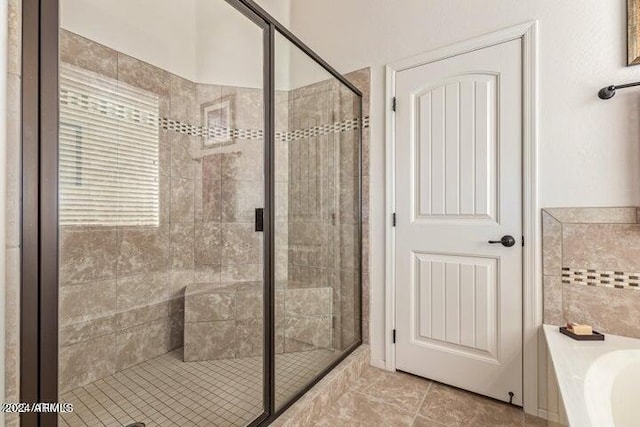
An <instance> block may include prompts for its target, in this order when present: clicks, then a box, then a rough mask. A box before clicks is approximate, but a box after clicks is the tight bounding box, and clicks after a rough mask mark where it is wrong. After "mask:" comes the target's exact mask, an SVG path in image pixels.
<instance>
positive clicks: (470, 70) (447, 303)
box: [395, 39, 522, 405]
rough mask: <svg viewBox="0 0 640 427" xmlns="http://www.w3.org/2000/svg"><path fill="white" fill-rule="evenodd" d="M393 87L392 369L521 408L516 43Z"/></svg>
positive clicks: (430, 69)
mask: <svg viewBox="0 0 640 427" xmlns="http://www.w3.org/2000/svg"><path fill="white" fill-rule="evenodd" d="M395 91H396V102H397V109H396V115H395V120H396V137H395V146H396V148H395V150H396V164H395V171H396V172H395V174H396V176H395V182H396V186H395V194H396V196H395V197H396V200H395V206H396V215H397V216H396V218H397V223H396V228H395V233H396V234H395V236H396V238H395V242H396V244H395V260H396V266H395V271H396V277H395V279H396V282H395V285H396V368H397V369H399V370H402V371H406V372H411V373H414V374H416V375H420V376H423V377H426V378H431V379H434V380H437V381H440V382H443V383H447V384H451V385H453V386H456V387H460V388H463V389H467V390H470V391H473V392H476V393H480V394H483V395H486V396H490V397H493V398H496V399H500V400H504V401H509V399H510V394H509V393H510V392H512V393H513V403H515V404H518V405H522V240H521V239H522V153H521V151H522V52H521V41H520V39H518V40H513V41H510V42H506V43H502V44H498V45H495V46H492V47H488V48H484V49H480V50H477V51H473V52H470V53H466V54H463V55H458V56H454V57H451V58H448V59H444V60H440V61H437V62H433V63H429V64H426V65H422V66H419V67H415V68H411V69H408V70H405V71H401V72H398V73H397V75H396V87H395ZM503 236H512V237H513V238H514V240H515V244H513V245H512V246H508V243H509V242H508V241H507V240H509V239H506V240H505V243H507V245H506V246H505V245H503V244H501V243H493V244H492V243H489V241H499V240H501V238H502V237H503Z"/></svg>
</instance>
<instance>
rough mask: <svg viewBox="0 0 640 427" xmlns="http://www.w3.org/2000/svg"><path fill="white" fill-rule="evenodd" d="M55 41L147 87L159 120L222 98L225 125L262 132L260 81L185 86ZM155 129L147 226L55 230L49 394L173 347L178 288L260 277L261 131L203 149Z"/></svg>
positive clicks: (178, 343) (196, 113) (81, 42)
mask: <svg viewBox="0 0 640 427" xmlns="http://www.w3.org/2000/svg"><path fill="white" fill-rule="evenodd" d="M60 47H61V61H63V62H65V63H67V64H71V65H73V66H76V67H80V68H83V69H85V70H88V71H91V72H94V73H98V74H100V75H102V76H106V77H109V78H111V79H117V80H118V81H120V82H125V83H127V84H129V85H131V86H134V87H136V88H139V89H142V90H145V91H148V92H151V93H153V94H155V95H157V97H158V99H159V112H160V117H161V118H168V119H170V120H174V121H178V122H180V123H182V124H188V125H193V126H202V124H203V119H202V114H203V110H202V109H203V108H204V106H207V105H209V104H210V103H212V102H214V101H219V100H223V99H229V100H230V101H231V116H232V123H231V125H232V127H233V128H239V129H262V128H263V102H262V90H261V89H247V88H236V87H228V86H217V85H204V84H197V83H193V82H191V81H188V80H185V79H183V78H181V77H179V76H176V75H173V74H171V73H169V72H167V71H165V70H162V69H160V68H157V67H154V66H152V65H150V64H147V63H145V62H142V61H140V60H138V59H136V58H132V57H130V56H127V55H124V54H122V53H120V52H117V51H115V50H112V49H110V48H108V47H105V46H102V45H100V44H98V43H95V42H93V41H90V40H88V39H85V38H83V37H80V36H78V35H75V34H72V33H70V32H67V31H64V30H63V31H61V37H60ZM159 132H160V133H159V186H160V212H159V217H160V222H159V226H157V227H154V226H141V227H137V226H136V227H130V226H117V227H115V226H100V227H96V226H65V227H62V228H61V230H60V390H61V392H64V391H67V390H70V389H74V388H76V387H79V386H81V385H84V384H87V383H89V382H92V381H95V380H97V379H99V378H102V377H105V376H107V375H110V374H112V373H114V372H116V371H119V370H122V369H125V368H127V367H129V366H132V365H135V364H137V363H140V362H142V361H145V360H148V359H150V358H153V357H155V356H158V355H160V354H163V353H166V352H168V351H171V350H173V349H175V348H179V347H182V345H183V322H184V313H183V311H184V289H185V288H186V287H187V286H190V285H192V284H194V283H206V284H209V285H210V286H214V287H215V286H222V284H223V283H225V284H228V283H231V282H242V281H256V280H261V279H262V234H261V233H256V232H255V230H254V209H255V208H256V207H261V206H263V188H264V184H263V166H262V165H263V161H262V159H263V157H262V153H263V149H264V146H263V143H262V142H263V141H262V139H260V138H253V139H247V140H241V139H236V140H234V141H233V144H226V145H225V144H223V145H222V146H217V147H215V148H206V149H205V148H204V146H203V140H202V139H203V137H202V136H195V135H190V134H188V133H187V132H184V131H182V132H178V131H175V130H166V129H162V128H161V129H160V131H159Z"/></svg>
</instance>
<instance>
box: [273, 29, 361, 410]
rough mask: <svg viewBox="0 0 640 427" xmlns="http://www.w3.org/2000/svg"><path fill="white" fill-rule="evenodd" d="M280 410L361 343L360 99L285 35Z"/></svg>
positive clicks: (279, 181)
mask: <svg viewBox="0 0 640 427" xmlns="http://www.w3.org/2000/svg"><path fill="white" fill-rule="evenodd" d="M275 58H276V76H277V80H276V98H275V101H276V108H275V118H276V141H275V162H276V164H275V170H276V183H275V214H276V223H275V231H274V233H275V252H276V254H275V255H276V256H275V258H276V264H275V279H276V283H275V352H276V354H275V391H276V394H275V403H276V410H278V409H280V408H282V407H283V406H284V405H285V404H286V403H287V402H288V401H289V400H290V399H291V398H293V397H295V396H296V395H298V394H299V393H300V392H301V391H302V390H304V389H305V388H306V387H307V386H308V385H309V384H311V383H312V382H313V381H314V380H316V379H317V378H318V376H319V375H320V374H321V373H323V372H324V371H326V370H327V369H328V368H329V367H330V366H331V365H332V364H333V363H334V362H336V361H337V360H338V359H340V358H341V357H342V356H343V355H344V354H345V353H346V352H348V351H349V350H350V349H352V348H353V347H354V345H357V344H358V343H359V342H360V337H361V326H360V325H361V312H360V300H361V296H360V275H361V273H360V268H361V259H360V253H361V251H360V232H361V231H360V230H361V220H360V171H361V167H360V141H361V138H360V132H361V104H360V102H361V99H360V96H358V95H357V94H356V93H354V92H353V91H352V90H351V89H349V88H348V87H347V86H345V85H344V84H343V83H341V82H340V81H339V80H338V79H336V78H335V77H334V76H333V75H332V74H330V73H329V72H328V71H327V70H325V69H324V68H323V67H321V66H320V65H319V64H318V63H317V62H316V61H314V60H313V59H312V58H311V57H309V56H308V55H307V54H306V53H305V52H303V51H302V50H301V49H299V48H298V47H296V46H294V45H293V44H291V43H290V42H289V40H287V39H286V38H285V37H284V36H282V35H280V34H279V33H276V39H275Z"/></svg>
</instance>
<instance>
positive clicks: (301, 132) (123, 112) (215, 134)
mask: <svg viewBox="0 0 640 427" xmlns="http://www.w3.org/2000/svg"><path fill="white" fill-rule="evenodd" d="M60 102H61V103H64V104H67V105H74V106H76V107H79V108H80V109H82V110H85V111H87V112H90V113H93V114H102V115H108V116H113V117H115V118H116V119H119V120H128V121H132V122H136V123H140V124H144V125H151V124H153V123H156V122H157V123H158V125H159V127H160V128H161V129H165V130H170V131H174V132H179V133H182V134H186V135H190V136H199V137H206V138H211V139H214V140H216V139H218V140H220V141H228V140H230V139H245V140H246V139H248V140H251V139H264V135H263V134H264V132H263V130H262V129H237V128H227V127H203V126H194V125H190V124H188V123H183V122H180V121H177V120H172V119H169V118H166V117H157V116H155V115H153V114H148V113H144V112H141V111H139V110H137V109H132V108H130V107H125V106H122V105H115V104H113V103H110V102H105V101H102V100H99V99H97V98H95V97H90V96H86V95H84V94H81V93H78V92H76V91H74V90H72V89H69V88H63V89H62V90H61V91H60ZM368 127H369V116H367V117H364V118H363V119H362V120H361V119H359V118H354V119H346V120H342V121H340V122H334V123H330V124H324V125H319V126H313V127H311V128H308V129H297V130H293V131H288V132H276V140H278V141H284V142H293V141H297V140H300V139H306V138H313V137H316V136H322V135H327V134H331V133H342V132H347V131H350V130H353V129H359V128H368Z"/></svg>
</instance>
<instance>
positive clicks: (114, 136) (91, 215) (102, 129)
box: [59, 63, 160, 227]
mask: <svg viewBox="0 0 640 427" xmlns="http://www.w3.org/2000/svg"><path fill="white" fill-rule="evenodd" d="M59 145H60V159H59V165H60V194H59V203H60V207H59V214H60V225H62V226H73V225H75V226H80V225H102V226H108V225H122V226H127V225H141V226H142V225H147V226H156V227H157V226H158V223H159V220H160V215H159V213H160V209H159V208H160V197H159V176H158V172H159V168H158V148H159V130H158V96H157V95H155V94H153V93H151V92H148V91H145V90H142V89H140V88H136V87H135V86H130V85H126V84H124V83H119V82H118V81H117V80H114V79H110V78H109V77H106V76H101V75H100V74H97V73H93V72H91V71H88V70H85V69H83V68H80V67H74V66H72V65H69V64H65V63H62V64H60V138H59Z"/></svg>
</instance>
